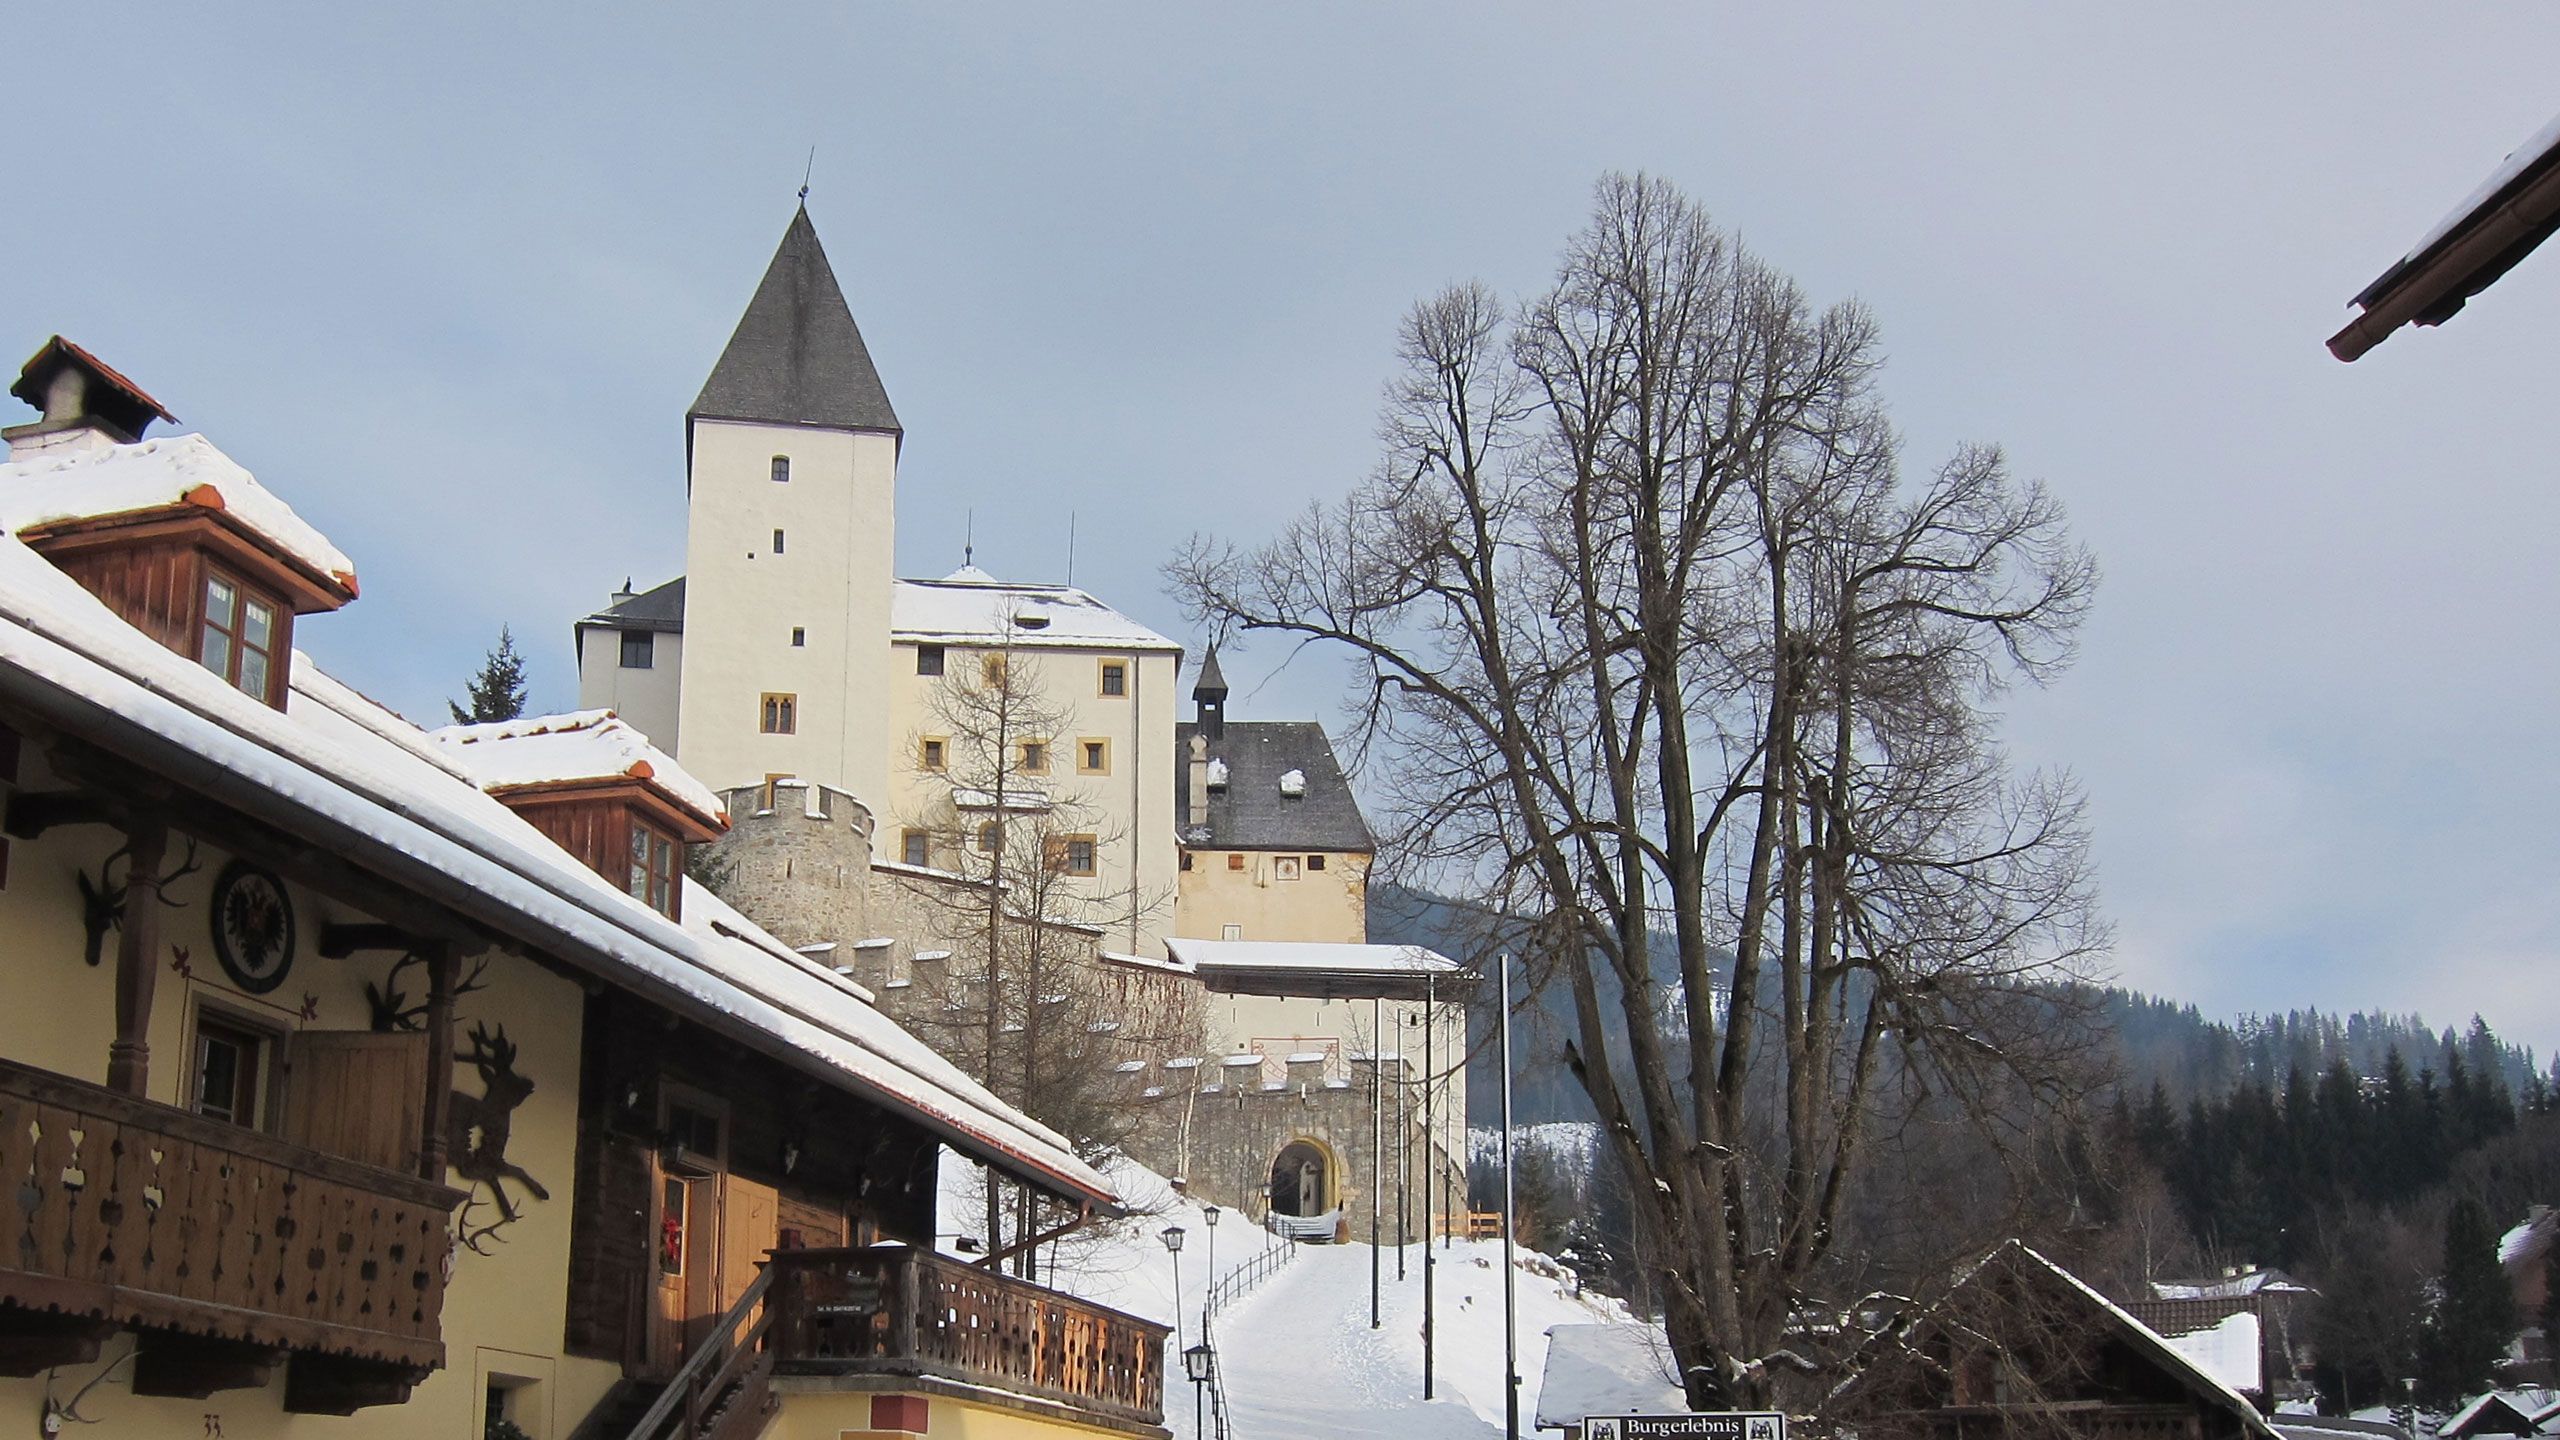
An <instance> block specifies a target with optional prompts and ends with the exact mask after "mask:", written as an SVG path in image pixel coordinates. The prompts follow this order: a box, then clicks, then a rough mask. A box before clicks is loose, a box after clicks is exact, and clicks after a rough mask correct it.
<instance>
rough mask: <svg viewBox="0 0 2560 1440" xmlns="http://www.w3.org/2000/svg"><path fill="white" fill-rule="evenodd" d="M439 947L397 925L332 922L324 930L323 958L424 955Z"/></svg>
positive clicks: (321, 954) (321, 928)
mask: <svg viewBox="0 0 2560 1440" xmlns="http://www.w3.org/2000/svg"><path fill="white" fill-rule="evenodd" d="M436 943H437V942H436V941H434V940H432V939H429V938H428V937H426V936H424V935H416V934H412V933H411V932H409V931H407V930H403V929H401V928H400V927H399V926H397V925H375V924H365V925H352V924H346V923H343V922H338V921H332V922H331V923H329V924H326V925H323V926H321V927H320V958H321V959H323V960H344V959H346V958H347V957H348V956H350V955H353V954H355V953H356V952H357V951H359V950H398V951H402V952H404V953H407V954H411V955H421V954H424V953H426V950H427V948H428V947H429V946H431V945H434V944H436Z"/></svg>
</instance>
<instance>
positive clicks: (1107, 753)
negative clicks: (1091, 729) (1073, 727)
mask: <svg viewBox="0 0 2560 1440" xmlns="http://www.w3.org/2000/svg"><path fill="white" fill-rule="evenodd" d="M1096 747H1100V749H1101V751H1102V758H1101V759H1100V760H1099V761H1096V762H1094V763H1092V764H1087V763H1086V762H1087V761H1088V760H1092V759H1093V752H1094V749H1095V748H1096ZM1076 773H1077V774H1079V775H1108V774H1110V773H1111V737H1110V736H1108V735H1083V736H1078V737H1077V739H1076Z"/></svg>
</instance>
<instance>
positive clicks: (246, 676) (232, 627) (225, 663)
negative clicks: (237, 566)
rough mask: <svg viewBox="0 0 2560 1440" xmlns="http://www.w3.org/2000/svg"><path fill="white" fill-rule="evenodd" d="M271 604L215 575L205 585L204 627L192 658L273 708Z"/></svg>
mask: <svg viewBox="0 0 2560 1440" xmlns="http://www.w3.org/2000/svg"><path fill="white" fill-rule="evenodd" d="M275 654H276V606H275V602H273V601H271V600H269V599H267V598H266V597H265V596H264V595H261V594H259V593H258V592H256V591H254V590H251V589H250V588H249V587H247V586H246V585H243V584H241V583H240V582H239V581H237V580H234V579H232V578H231V577H230V576H228V575H225V574H223V573H222V572H220V571H218V570H211V571H207V572H206V574H205V581H204V626H203V631H202V635H201V638H200V639H199V641H198V643H197V646H196V658H197V659H198V660H200V661H202V662H203V663H204V668H206V669H207V670H210V671H212V672H213V673H214V674H216V675H219V676H221V677H222V678H223V679H224V680H225V681H226V682H228V683H230V684H231V685H233V686H235V687H237V688H239V689H240V690H243V691H245V692H247V693H248V694H251V695H254V696H256V697H257V698H258V699H259V701H260V702H262V703H265V704H270V705H271V704H274V703H275V701H274V686H275V676H276V663H275Z"/></svg>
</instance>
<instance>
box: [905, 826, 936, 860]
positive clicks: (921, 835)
mask: <svg viewBox="0 0 2560 1440" xmlns="http://www.w3.org/2000/svg"><path fill="white" fill-rule="evenodd" d="M898 858H899V859H900V860H902V861H904V862H905V863H907V864H909V865H926V864H930V863H932V860H933V834H932V832H930V831H926V830H901V831H899V832H898Z"/></svg>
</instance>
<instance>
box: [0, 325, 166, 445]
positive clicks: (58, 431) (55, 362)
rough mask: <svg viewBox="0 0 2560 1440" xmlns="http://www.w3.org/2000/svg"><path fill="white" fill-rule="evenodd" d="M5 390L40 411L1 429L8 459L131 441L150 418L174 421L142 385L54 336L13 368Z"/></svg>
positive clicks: (0, 435)
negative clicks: (33, 417) (15, 372)
mask: <svg viewBox="0 0 2560 1440" xmlns="http://www.w3.org/2000/svg"><path fill="white" fill-rule="evenodd" d="M9 393H10V394H12V395H14V396H16V397H17V398H19V399H21V400H24V401H25V402H27V403H28V404H29V405H32V406H34V407H36V408H37V409H39V410H41V411H43V412H44V417H43V418H42V419H40V420H34V421H31V422H29V423H27V424H24V425H12V426H10V427H8V428H7V429H5V430H0V440H6V441H7V442H8V443H9V459H10V460H11V461H20V460H32V459H34V458H35V457H36V456H38V455H49V454H57V453H63V452H68V451H75V450H93V449H99V448H103V447H105V446H109V445H130V444H132V443H134V442H135V441H137V440H140V439H141V438H142V432H143V431H144V430H146V429H148V428H150V425H151V422H152V421H154V420H166V421H169V422H170V423H171V424H173V425H174V424H176V423H177V417H175V416H173V415H171V414H170V413H169V412H168V411H167V410H165V409H163V408H162V407H161V404H160V402H159V401H157V400H154V399H152V398H151V397H150V396H149V395H146V394H144V393H143V392H142V387H140V386H138V385H136V384H134V383H133V382H132V381H130V380H127V379H126V378H124V377H123V376H122V375H119V374H117V373H116V372H115V370H114V369H113V368H111V367H110V366H108V365H107V364H106V362H104V361H102V360H100V359H99V358H98V357H97V356H95V355H92V354H90V353H89V352H88V351H86V350H83V349H81V348H80V347H79V346H77V345H74V344H72V343H71V342H70V341H68V340H65V339H63V338H62V337H61V336H59V335H56V336H54V337H53V338H52V339H50V340H47V341H46V342H45V343H44V348H43V349H41V350H38V351H37V352H36V353H35V357H34V358H33V359H31V360H29V361H27V363H26V365H25V366H24V367H23V368H21V369H20V370H19V371H18V379H17V382H16V383H15V384H12V385H11V386H10V387H9Z"/></svg>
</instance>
